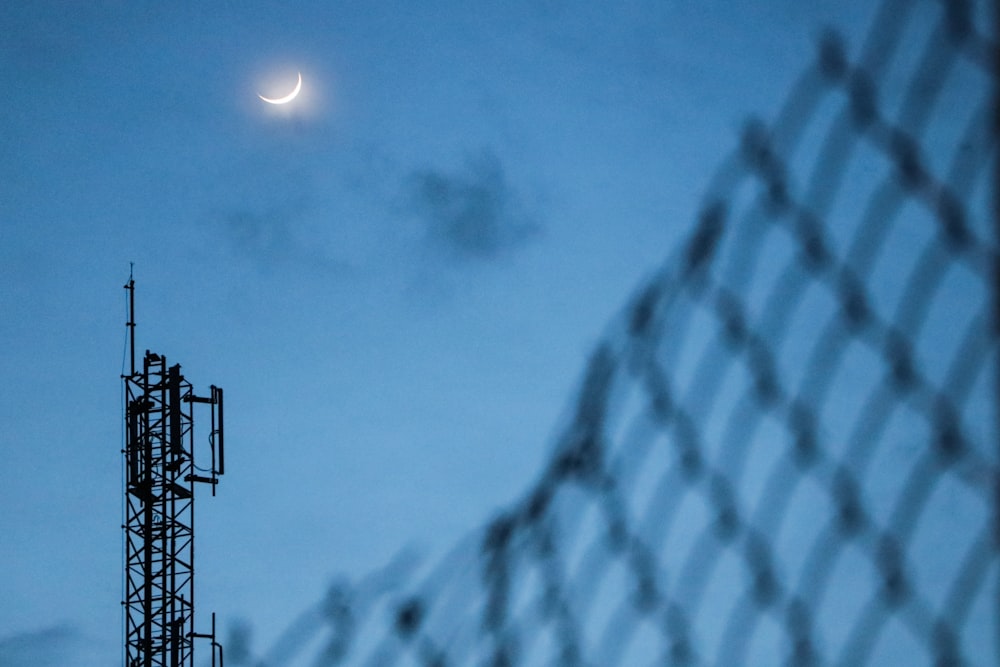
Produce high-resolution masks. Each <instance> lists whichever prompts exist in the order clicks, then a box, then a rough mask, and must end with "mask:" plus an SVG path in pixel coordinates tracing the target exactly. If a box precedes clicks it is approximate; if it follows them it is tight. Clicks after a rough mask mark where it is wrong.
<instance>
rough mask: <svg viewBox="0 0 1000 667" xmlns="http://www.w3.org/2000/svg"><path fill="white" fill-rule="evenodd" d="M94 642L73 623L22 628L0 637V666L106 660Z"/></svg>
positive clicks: (33, 666)
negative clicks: (30, 629)
mask: <svg viewBox="0 0 1000 667" xmlns="http://www.w3.org/2000/svg"><path fill="white" fill-rule="evenodd" d="M94 649H95V646H94V645H93V643H92V642H90V641H88V640H87V639H86V638H85V637H83V636H82V635H81V633H80V632H79V631H78V630H77V629H76V628H74V627H72V626H69V625H54V626H51V627H48V628H44V629H42V630H36V631H34V632H24V633H21V634H16V635H12V636H9V637H5V638H3V639H0V665H3V667H49V666H51V667H62V665H81V666H85V667H90V666H91V665H96V664H106V663H104V662H103V661H102V660H101V657H100V656H98V655H97V653H96V651H95V650H94Z"/></svg>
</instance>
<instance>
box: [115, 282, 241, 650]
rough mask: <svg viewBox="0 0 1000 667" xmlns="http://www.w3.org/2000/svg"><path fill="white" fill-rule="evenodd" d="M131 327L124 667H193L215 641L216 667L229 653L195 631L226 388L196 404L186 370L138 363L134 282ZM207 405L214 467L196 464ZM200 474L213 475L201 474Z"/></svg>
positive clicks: (161, 362) (150, 357)
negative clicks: (197, 502) (197, 510)
mask: <svg viewBox="0 0 1000 667" xmlns="http://www.w3.org/2000/svg"><path fill="white" fill-rule="evenodd" d="M124 287H125V289H126V290H128V301H129V318H128V322H127V323H126V326H127V332H128V336H129V348H130V351H131V360H130V364H129V374H128V375H123V376H122V381H123V382H124V389H125V405H124V412H125V448H124V449H123V450H122V454H123V456H124V457H125V490H124V491H125V517H124V518H125V523H124V524H123V526H122V528H123V529H124V531H125V573H124V577H125V599H124V600H123V601H122V605H123V606H124V609H125V662H124V664H125V667H193V666H194V640H195V639H202V638H203V639H209V640H210V641H211V644H212V664H213V665H215V664H216V654H218V655H219V660H220V662H221V660H222V646H221V645H220V644H219V643H218V642H217V641H216V638H215V615H214V614H213V615H212V626H211V631H210V632H208V633H198V632H196V631H195V618H194V609H195V608H194V592H195V591H194V493H195V484H208V485H209V487H210V488H211V489H212V495H215V487H216V485H217V484H218V482H219V480H218V477H219V475H221V474H222V473H223V472H224V470H225V468H224V451H225V450H224V430H223V423H222V415H223V412H222V396H223V394H222V389H221V388H219V387H216V386H215V385H212V386H211V387H210V391H209V395H208V396H197V395H195V393H194V391H193V387H192V385H191V383H190V382H189V381H188V380H187V379H186V378H185V377H184V376H183V375H182V374H181V367H180V365H179V364H175V365H173V366H171V365H169V364H168V363H167V358H166V357H165V356H164V355H161V354H156V353H153V352H150V351H149V350H146V353H145V355H144V356H143V358H142V366H141V368H137V367H136V357H135V324H136V323H135V281H134V280H133V278H132V275H131V272H130V274H129V281H128V283H126V284H125V286H124ZM198 404H203V405H206V406H208V408H209V411H210V413H211V429H210V431H209V434H208V444H209V449H210V459H211V463H210V465H209V466H208V467H207V468H206V467H205V466H204V464H202V467H197V466H196V465H195V429H194V406H195V405H198ZM201 471H205V472H207V474H198V473H199V472H201Z"/></svg>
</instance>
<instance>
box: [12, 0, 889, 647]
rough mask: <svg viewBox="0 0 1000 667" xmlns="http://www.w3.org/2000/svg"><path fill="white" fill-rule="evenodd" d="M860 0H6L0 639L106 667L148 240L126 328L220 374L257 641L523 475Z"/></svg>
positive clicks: (506, 495)
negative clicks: (740, 146)
mask: <svg viewBox="0 0 1000 667" xmlns="http://www.w3.org/2000/svg"><path fill="white" fill-rule="evenodd" d="M870 4H872V3H869V2H862V1H860V0H859V1H852V2H816V3H801V2H794V1H792V0H769V1H768V2H757V3H738V4H737V6H733V3H728V2H721V1H716V0H709V1H698V2H696V1H694V0H672V1H669V2H642V1H638V0H637V1H633V2H625V3H618V4H616V5H615V7H614V9H610V8H609V6H607V5H605V4H604V3H596V2H588V3H564V2H558V1H555V0H553V1H548V2H540V3H539V2H510V3H500V4H499V5H493V4H490V5H486V4H483V5H480V6H476V5H470V4H468V3H458V2H432V3H419V6H415V5H414V3H395V2H373V3H327V2H300V3H293V4H291V5H289V4H287V3H277V2H239V3H236V2H229V3H218V6H213V7H212V8H207V7H205V6H203V5H201V4H198V3H188V2H179V3H170V4H169V5H167V4H153V3H124V2H92V3H79V4H74V5H69V6H67V4H66V3H57V2H32V3H6V4H5V5H4V6H3V8H2V9H0V24H2V25H4V26H5V34H6V36H5V37H4V39H3V40H0V74H2V80H3V82H4V84H5V86H4V87H5V90H6V93H7V100H6V104H5V105H4V107H3V110H2V111H0V313H2V314H3V315H2V318H0V344H2V346H3V350H4V352H3V354H2V355H0V377H2V378H3V380H4V381H3V382H2V383H0V452H2V453H3V455H4V459H5V461H4V465H3V466H2V467H0V508H2V512H0V536H2V538H0V600H3V602H2V603H0V642H3V641H7V643H6V644H2V646H4V647H6V648H5V650H8V651H21V650H23V651H29V650H34V649H32V648H30V647H31V646H36V645H42V644H44V645H47V646H48V648H47V649H46V650H47V651H49V653H47V654H45V656H42V657H38V656H37V655H36V656H35V658H34V660H35V661H36V662H35V663H33V664H43V663H44V660H49V661H50V664H65V663H66V661H72V660H91V661H92V662H91V663H86V664H114V663H115V662H116V661H117V660H118V658H117V656H118V655H119V648H118V646H119V644H120V641H121V631H120V618H121V611H120V605H119V600H120V587H121V584H120V582H121V567H122V563H121V548H120V545H121V531H120V529H119V526H120V523H121V477H120V475H121V462H120V454H119V449H120V445H121V410H120V382H119V377H118V375H119V372H120V371H121V363H122V349H123V341H124V332H125V329H124V322H125V318H126V316H125V308H124V290H122V289H121V286H122V284H123V283H124V282H125V281H126V280H127V278H128V273H129V263H130V262H134V263H135V277H136V281H137V313H136V316H137V320H138V329H137V342H138V345H137V347H138V349H139V350H143V349H146V348H149V349H152V350H154V351H158V352H161V353H163V354H166V355H167V357H168V359H170V360H171V362H177V363H181V364H182V365H183V368H184V371H185V373H186V375H187V377H188V378H189V379H190V380H191V381H192V382H194V384H195V388H196V390H197V389H198V388H201V389H202V390H204V389H206V388H207V386H208V385H209V384H217V385H219V386H221V387H223V388H224V389H225V391H226V397H227V399H228V400H227V411H226V416H227V424H226V427H227V431H228V433H227V444H228V448H227V449H228V451H227V475H226V477H225V478H224V480H223V483H222V485H221V487H220V489H219V495H218V496H217V497H215V498H209V497H207V496H206V497H203V498H202V499H200V500H199V503H198V510H197V516H198V540H199V541H198V577H199V581H198V586H199V592H200V599H199V613H200V614H201V615H202V618H205V616H206V612H208V611H212V610H214V611H217V612H218V613H219V614H220V619H222V621H223V622H224V623H225V622H228V621H230V620H232V619H236V618H246V619H249V620H250V621H251V622H252V623H253V624H254V626H255V627H256V628H259V629H260V637H261V641H262V642H263V643H264V644H266V643H267V642H268V641H269V640H273V638H274V637H275V636H276V635H277V632H278V631H279V629H280V628H281V627H284V626H285V624H287V623H288V622H290V621H291V619H293V618H294V617H295V616H296V614H297V613H298V612H299V611H301V609H302V608H303V607H304V606H306V605H307V604H309V603H311V602H312V601H313V600H314V599H315V598H316V597H317V591H320V590H322V588H323V586H324V585H325V584H326V583H327V582H328V581H329V579H330V577H331V576H333V575H334V574H337V573H343V574H346V575H347V576H349V577H361V576H363V575H364V574H366V573H368V572H371V571H372V570H374V569H376V568H378V567H380V566H381V565H383V564H384V563H386V562H388V561H389V560H390V559H391V558H392V557H393V556H394V555H395V554H396V553H397V552H398V551H399V550H400V549H402V548H404V547H408V546H413V547H415V548H417V549H418V550H419V551H420V552H421V553H424V554H426V555H427V557H428V558H430V559H432V558H433V557H434V554H440V553H442V552H443V551H444V550H446V549H447V548H449V547H450V546H451V545H452V544H454V543H455V542H456V541H457V540H458V539H459V538H460V537H461V536H462V535H464V534H466V533H467V532H468V531H469V530H470V529H471V528H473V527H475V526H477V525H479V524H480V523H481V522H482V521H483V520H484V519H485V518H486V517H488V516H489V515H490V514H491V513H492V512H493V510H494V509H495V508H496V507H498V506H501V505H503V504H504V503H505V502H507V501H509V500H510V499H512V498H514V497H516V496H517V495H518V494H519V493H520V492H521V491H522V490H523V489H524V488H525V486H526V485H527V484H528V483H529V482H530V481H531V480H532V479H533V478H534V477H535V475H536V474H537V472H538V471H539V469H540V467H541V466H542V463H543V461H544V460H545V458H546V455H547V454H548V453H549V451H550V445H549V441H550V436H551V435H552V434H553V432H554V429H555V427H556V425H557V424H558V423H559V420H560V418H561V417H562V416H563V410H564V409H565V408H566V405H567V403H566V399H567V398H568V397H569V396H570V393H571V391H572V390H573V388H574V387H575V386H576V384H577V382H578V381H579V379H580V373H581V371H582V368H583V364H584V361H585V360H586V358H587V355H588V352H589V350H590V348H591V346H592V344H593V343H594V342H595V341H596V340H597V339H598V338H599V336H600V335H601V333H602V331H603V327H604V326H605V324H606V322H608V321H609V319H610V318H611V316H613V315H614V314H615V313H616V312H617V311H618V309H619V308H620V307H621V306H622V305H623V304H624V303H625V300H626V297H627V295H628V294H629V293H630V292H631V290H632V289H633V288H634V287H635V286H636V285H637V284H638V283H639V281H640V280H641V279H642V278H643V277H644V276H647V275H648V274H649V273H650V272H651V271H652V270H654V269H655V267H656V266H657V265H658V263H659V262H660V261H661V260H662V259H663V258H664V257H666V256H667V255H668V253H669V251H670V250H671V248H672V247H673V246H674V245H675V244H677V243H678V242H679V241H680V240H681V239H682V238H683V237H684V236H685V235H686V234H687V233H688V232H689V231H690V230H691V228H692V225H693V223H694V221H695V214H696V212H697V207H698V202H699V200H700V197H701V195H702V193H703V191H704V189H705V188H706V186H707V184H708V179H709V177H710V176H711V173H712V170H713V169H714V168H715V167H716V166H717V165H718V164H719V162H720V160H721V159H722V157H723V156H724V155H725V154H727V153H728V152H729V151H730V149H731V148H732V147H733V146H734V145H735V143H736V141H737V138H738V136H739V132H740V130H741V127H742V125H743V121H744V118H745V117H746V116H747V115H749V114H751V113H755V114H759V115H761V116H763V117H765V118H766V117H770V116H771V115H773V114H774V113H775V111H776V110H777V108H778V106H779V104H780V102H781V101H782V99H783V98H784V95H785V93H786V92H787V90H788V88H789V86H790V84H791V82H792V81H793V80H794V78H795V76H796V75H797V74H798V73H799V71H800V70H801V68H802V67H803V65H804V63H806V62H808V61H809V60H810V59H812V58H813V57H814V53H815V42H816V38H817V36H818V35H819V33H820V30H821V28H822V27H823V26H824V25H827V24H831V25H834V26H836V27H837V28H838V29H840V30H841V31H842V32H843V33H844V34H845V36H846V39H847V41H848V43H849V44H856V43H857V41H858V40H859V39H860V35H862V34H863V33H864V28H865V27H866V26H867V23H868V19H869V18H870V16H869V14H870V12H871V9H870V7H869V5H870ZM297 72H301V74H302V77H303V88H302V95H301V97H300V99H298V100H296V101H295V103H293V104H292V105H289V106H288V107H287V108H282V109H281V110H278V109H275V108H273V107H268V106H267V105H265V104H263V103H261V102H260V100H259V99H258V98H257V94H258V93H264V94H280V92H281V91H283V90H286V89H287V88H288V87H290V86H291V85H292V84H293V83H294V81H295V75H296V73H297ZM33 637H34V638H36V639H37V638H42V639H40V640H38V641H35V642H34V643H32V641H33V640H32V639H31V638H33ZM52 637H57V638H59V640H58V641H50V639H51V638H52ZM5 638H6V640H5ZM45 638H49V639H45ZM60 641H62V642H64V643H65V645H66V646H67V647H68V648H66V649H65V651H64V653H59V651H60V650H62V649H60V648H59V646H61V644H60V643H59V642H60ZM11 642H21V643H20V644H13V643H11ZM12 646H13V647H14V648H11V647H12ZM19 646H28V647H29V648H23V649H22V648H17V647H19ZM81 647H83V648H81ZM73 651H77V652H78V654H77V657H75V658H67V657H65V655H69V654H70V653H72V652H73ZM79 652H83V653H86V655H87V656H88V657H86V658H81V657H79V656H80V655H82V653H79ZM13 655H15V656H17V655H21V654H18V653H14V654H13ZM25 655H27V654H25ZM18 659H20V658H18ZM77 664H82V663H79V662H78V663H77Z"/></svg>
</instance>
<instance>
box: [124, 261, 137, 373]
mask: <svg viewBox="0 0 1000 667" xmlns="http://www.w3.org/2000/svg"><path fill="white" fill-rule="evenodd" d="M134 267H135V262H129V263H128V282H127V283H126V284H125V289H127V290H128V322H126V323H125V326H127V327H128V339H129V352H130V354H129V356H130V358H131V362H130V365H129V368H130V370H129V375H130V376H131V375H135V280H133V279H132V270H133V268H134Z"/></svg>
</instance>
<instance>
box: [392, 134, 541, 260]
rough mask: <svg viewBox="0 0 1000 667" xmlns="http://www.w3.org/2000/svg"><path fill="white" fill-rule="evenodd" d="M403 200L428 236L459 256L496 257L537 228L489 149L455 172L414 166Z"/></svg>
mask: <svg viewBox="0 0 1000 667" xmlns="http://www.w3.org/2000/svg"><path fill="white" fill-rule="evenodd" d="M408 200H409V202H410V204H411V205H412V207H413V211H414V213H415V214H416V217H417V219H418V220H419V221H420V222H421V223H422V225H423V227H424V232H425V233H426V236H427V238H428V239H429V240H430V241H431V242H432V243H434V244H435V245H437V246H438V247H440V248H442V249H443V250H445V251H446V252H448V253H449V254H450V255H452V256H454V257H456V258H459V259H472V260H480V261H487V260H492V259H495V258H498V257H501V256H503V255H506V254H508V253H510V252H512V251H514V250H517V249H518V248H520V247H522V246H523V245H525V244H526V243H527V242H528V241H529V240H530V239H531V238H532V237H534V236H535V235H536V234H537V233H538V232H539V227H538V224H537V223H536V222H535V220H534V219H533V217H532V216H531V215H530V214H529V213H528V211H527V210H526V207H525V205H524V202H523V200H522V198H521V197H520V196H519V194H518V193H517V192H516V191H514V190H513V189H512V188H511V186H510V185H509V183H508V182H507V178H506V176H505V174H504V170H503V166H502V165H501V164H500V160H499V158H498V157H497V156H496V154H495V153H493V152H492V151H488V150H484V151H482V152H481V153H479V154H477V155H476V156H474V157H472V158H470V159H468V160H467V161H466V164H465V167H464V170H463V171H461V172H459V173H444V172H442V171H439V170H436V169H422V170H418V171H415V172H414V173H413V174H411V176H410V179H409V183H408Z"/></svg>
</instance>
